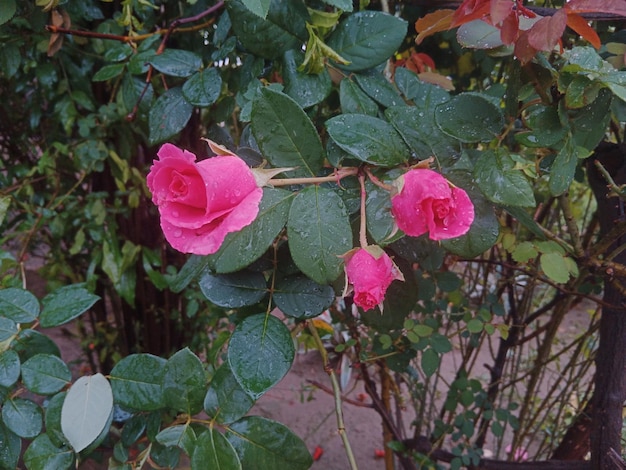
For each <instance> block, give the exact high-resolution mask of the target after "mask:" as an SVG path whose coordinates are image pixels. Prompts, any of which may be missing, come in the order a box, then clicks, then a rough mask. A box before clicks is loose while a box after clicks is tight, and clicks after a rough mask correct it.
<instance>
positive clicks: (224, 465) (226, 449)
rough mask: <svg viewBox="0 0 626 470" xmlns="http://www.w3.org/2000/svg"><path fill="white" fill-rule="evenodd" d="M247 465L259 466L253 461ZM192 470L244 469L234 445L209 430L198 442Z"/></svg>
mask: <svg viewBox="0 0 626 470" xmlns="http://www.w3.org/2000/svg"><path fill="white" fill-rule="evenodd" d="M253 462H254V463H253ZM247 463H248V465H253V466H254V467H256V466H257V462H255V461H253V460H250V461H247ZM191 468H192V470H203V469H207V468H211V469H215V470H241V469H242V468H243V467H242V465H241V462H240V460H239V456H238V455H237V453H236V452H235V449H234V448H233V446H232V444H231V443H230V442H228V440H227V439H226V438H225V437H224V436H223V435H222V434H221V433H220V432H218V431H217V430H216V429H213V428H209V429H208V430H207V431H206V432H203V433H202V434H201V435H200V437H198V440H197V441H196V446H195V449H194V451H193V455H192V456H191ZM256 468H258V467H256Z"/></svg>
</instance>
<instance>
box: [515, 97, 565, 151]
mask: <svg viewBox="0 0 626 470" xmlns="http://www.w3.org/2000/svg"><path fill="white" fill-rule="evenodd" d="M526 124H527V126H528V127H529V128H530V129H531V132H520V133H518V134H516V135H515V140H516V141H518V142H520V143H522V144H523V145H526V146H528V147H533V148H535V147H536V148H540V147H552V146H554V145H556V144H557V143H558V142H560V141H561V140H563V138H564V137H566V136H567V127H566V126H563V125H562V124H561V120H560V119H559V113H558V111H557V109H556V107H546V106H543V105H537V106H531V107H529V108H528V118H527V120H526Z"/></svg>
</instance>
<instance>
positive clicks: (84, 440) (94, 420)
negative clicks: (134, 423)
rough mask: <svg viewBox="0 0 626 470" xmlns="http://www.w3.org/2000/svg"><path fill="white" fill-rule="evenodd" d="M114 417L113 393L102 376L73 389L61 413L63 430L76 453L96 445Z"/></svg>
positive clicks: (82, 381)
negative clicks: (112, 416)
mask: <svg viewBox="0 0 626 470" xmlns="http://www.w3.org/2000/svg"><path fill="white" fill-rule="evenodd" d="M112 413H113V392H112V390H111V385H110V384H109V381H108V380H107V379H106V378H105V377H104V376H103V375H102V374H95V375H91V376H84V377H81V378H79V379H78V380H77V381H76V382H75V383H74V384H73V385H72V387H71V388H70V389H69V391H68V392H67V395H66V396H65V400H64V401H63V408H62V409H61V429H62V430H63V434H64V435H65V437H66V438H67V440H68V442H69V443H70V445H71V446H72V447H73V448H74V451H75V452H80V451H81V450H83V449H85V448H87V447H88V446H89V445H90V444H91V443H93V442H94V441H95V440H96V439H97V438H98V436H100V434H101V433H102V431H103V430H104V429H105V427H106V426H107V424H108V423H109V418H110V417H111V414H112Z"/></svg>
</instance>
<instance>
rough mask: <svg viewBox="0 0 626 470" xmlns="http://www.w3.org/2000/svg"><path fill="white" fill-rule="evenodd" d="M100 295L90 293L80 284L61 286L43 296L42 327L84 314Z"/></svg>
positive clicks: (62, 322)
mask: <svg viewBox="0 0 626 470" xmlns="http://www.w3.org/2000/svg"><path fill="white" fill-rule="evenodd" d="M98 300H100V297H98V296H97V295H94V294H92V293H90V292H89V291H88V290H87V289H85V288H84V287H83V286H82V285H80V284H74V285H70V286H64V287H61V288H59V289H57V290H55V291H54V292H51V293H50V294H48V295H46V296H45V297H44V298H43V301H42V302H43V310H42V312H41V316H40V318H39V321H40V322H41V327H42V328H52V327H53V326H59V325H63V324H65V323H68V322H70V321H72V320H73V319H74V318H76V317H78V316H80V315H82V314H83V313H85V312H86V311H87V310H89V309H90V308H91V307H92V306H93V304H95V303H96V302H97V301H98Z"/></svg>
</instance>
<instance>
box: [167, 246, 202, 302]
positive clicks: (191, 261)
mask: <svg viewBox="0 0 626 470" xmlns="http://www.w3.org/2000/svg"><path fill="white" fill-rule="evenodd" d="M208 264H209V258H208V257H206V256H199V255H191V256H190V257H189V258H188V259H187V262H186V263H185V264H184V265H183V267H182V268H181V269H180V271H179V272H178V274H177V275H176V277H175V278H174V279H172V280H171V281H170V290H171V291H172V292H176V293H178V292H182V291H183V289H184V288H185V287H187V286H188V285H189V283H191V281H193V280H194V279H195V278H197V277H198V276H199V275H200V273H201V272H202V271H204V269H205V268H206V267H207V265H208Z"/></svg>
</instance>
